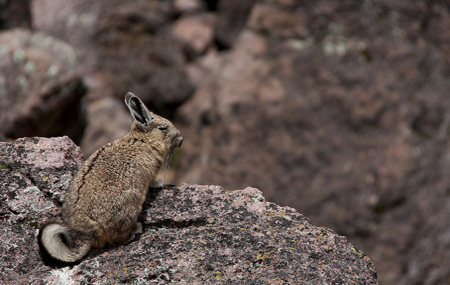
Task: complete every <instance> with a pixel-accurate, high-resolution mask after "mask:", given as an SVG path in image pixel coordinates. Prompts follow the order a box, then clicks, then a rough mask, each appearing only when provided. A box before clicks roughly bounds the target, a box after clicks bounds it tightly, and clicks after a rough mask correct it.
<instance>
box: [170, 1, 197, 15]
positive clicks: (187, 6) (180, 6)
mask: <svg viewBox="0 0 450 285" xmlns="http://www.w3.org/2000/svg"><path fill="white" fill-rule="evenodd" d="M173 8H174V10H175V12H176V13H180V14H181V13H192V12H194V11H198V10H201V9H202V8H203V5H202V2H201V1H200V0H174V1H173Z"/></svg>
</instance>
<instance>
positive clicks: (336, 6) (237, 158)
mask: <svg viewBox="0 0 450 285" xmlns="http://www.w3.org/2000/svg"><path fill="white" fill-rule="evenodd" d="M449 15H450V14H449V9H448V5H447V4H442V3H441V4H439V5H430V6H427V5H426V3H424V2H423V1H394V2H392V1H391V2H389V1H365V2H364V1H363V2H354V1H313V2H308V1H284V0H283V1H260V2H258V3H257V4H255V6H254V7H253V9H252V13H251V14H250V18H249V20H248V25H247V27H246V28H245V30H244V31H243V32H241V33H240V35H239V37H238V38H237V40H236V42H235V44H234V46H233V48H232V49H231V50H230V51H229V52H227V53H213V54H208V55H207V56H206V57H203V58H201V59H199V60H198V61H197V62H196V63H194V64H193V65H192V66H191V67H190V68H189V70H190V74H191V77H192V78H193V80H194V81H195V82H196V83H197V84H198V86H197V90H196V92H195V94H194V96H193V97H192V98H191V99H190V100H189V101H188V102H187V103H186V104H184V105H183V106H182V107H181V108H180V109H179V113H178V114H179V117H178V119H179V120H180V122H183V123H184V127H181V129H182V131H183V137H185V143H184V145H183V155H184V157H183V158H182V159H181V160H180V161H181V167H180V169H179V174H178V180H177V181H178V182H187V183H201V184H220V185H223V186H224V187H226V188H227V189H240V188H242V187H245V186H247V185H252V186H255V187H257V188H259V189H261V190H262V191H263V192H264V195H265V196H266V197H267V199H268V200H269V201H272V202H275V203H278V204H280V205H289V206H291V207H294V208H296V209H297V210H298V211H299V212H301V213H303V214H305V215H307V216H308V217H310V218H311V220H312V221H313V222H314V223H316V224H318V225H323V226H327V227H330V228H332V229H334V230H336V231H337V232H338V233H340V234H343V235H346V236H348V237H349V239H350V241H353V242H354V243H355V244H357V245H358V246H360V247H361V248H362V249H363V250H364V252H365V253H367V254H368V255H369V256H370V257H371V258H372V259H373V261H374V263H375V266H376V267H377V269H378V273H379V279H380V282H382V283H386V284H415V283H417V284H422V283H423V284H447V283H448V276H450V269H449V268H448V266H447V265H446V264H448V263H449V262H450V250H448V242H446V240H447V238H448V232H449V229H450V228H449V225H448V222H447V221H446V219H445V218H443V217H448V216H450V212H449V208H448V207H447V206H446V203H445V201H446V200H447V196H448V190H447V189H448V187H447V185H448V184H449V179H448V173H449V172H450V163H449V159H448V156H449V154H448V148H449V143H448V136H449V133H448V126H449V122H450V119H449V118H450V113H449V110H450V97H449V96H448V90H450V85H449V82H448V81H446V80H443V78H446V77H447V76H448V70H449V66H450V65H449V61H448V60H447V58H448V56H447V55H448V50H447V48H448V47H447V46H448V44H447V43H448V42H449V41H448V34H449V33H446V32H445V31H446V29H445V27H447V28H448V23H449V21H448V19H449ZM447 30H448V29H447Z"/></svg>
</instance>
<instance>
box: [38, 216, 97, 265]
mask: <svg viewBox="0 0 450 285" xmlns="http://www.w3.org/2000/svg"><path fill="white" fill-rule="evenodd" d="M38 242H39V247H40V249H41V252H42V253H43V254H44V255H46V254H47V255H49V256H50V257H51V258H53V259H56V260H59V261H62V262H67V263H73V262H76V261H78V260H80V259H82V258H83V257H84V256H85V255H86V254H87V253H88V251H89V249H90V248H91V242H90V241H89V240H87V239H86V240H85V241H83V243H82V244H81V245H79V246H75V241H74V240H73V238H72V236H71V231H70V229H69V228H68V227H66V226H65V225H62V224H56V223H50V224H46V225H44V226H42V227H41V229H40V230H39V236H38Z"/></svg>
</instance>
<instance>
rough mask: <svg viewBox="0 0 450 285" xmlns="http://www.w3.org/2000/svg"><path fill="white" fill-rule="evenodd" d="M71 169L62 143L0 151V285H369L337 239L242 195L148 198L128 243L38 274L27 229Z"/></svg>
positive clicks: (367, 272)
mask: <svg viewBox="0 0 450 285" xmlns="http://www.w3.org/2000/svg"><path fill="white" fill-rule="evenodd" d="M81 160H82V159H81V152H80V149H79V148H78V147H76V146H75V145H74V144H73V143H72V142H71V141H70V140H69V139H68V138H67V137H63V138H52V139H45V138H23V139H19V140H17V141H15V142H12V143H0V165H1V166H2V169H0V175H1V176H2V179H1V180H0V181H1V182H0V191H1V192H0V193H1V194H0V195H1V196H0V197H1V201H2V203H1V204H0V205H1V208H0V209H1V215H2V217H3V219H2V220H1V221H0V224H1V227H0V228H1V229H2V230H0V237H1V238H2V240H3V242H2V247H1V248H0V252H1V257H0V264H1V266H2V269H3V274H2V275H1V276H0V280H1V281H2V283H5V284H7V283H10V282H16V283H32V284H34V283H41V284H42V283H43V284H49V283H55V282H56V283H65V284H68V283H70V284H85V283H88V284H93V283H96V284H111V283H121V284H124V283H138V284H140V283H153V282H158V283H170V282H173V283H177V284H205V283H224V282H225V283H230V284H238V283H249V284H253V283H274V282H277V283H305V282H314V283H317V284H332V283H333V284H335V283H339V284H377V280H376V271H375V268H374V267H373V264H372V262H371V261H370V259H369V258H368V257H367V256H365V255H364V254H363V253H362V252H361V251H360V250H358V249H357V248H356V247H354V246H353V245H352V244H351V243H349V242H348V241H347V239H346V238H345V237H343V236H339V235H337V234H336V233H334V232H333V231H331V230H329V229H326V228H321V227H315V226H314V225H313V224H311V222H310V221H309V219H308V218H306V217H305V216H303V215H301V214H299V213H298V212H296V211H295V210H294V209H292V208H289V207H280V206H278V205H276V204H273V203H269V202H266V201H265V199H264V196H263V195H262V193H261V192H260V191H259V190H258V189H255V188H251V187H247V188H246V189H244V190H236V191H226V190H224V189H223V188H222V187H220V186H200V185H188V184H182V185H180V186H175V187H169V188H165V189H160V190H156V189H154V190H151V191H149V193H148V198H147V200H146V202H145V205H144V210H143V213H142V215H141V217H140V221H141V222H143V228H144V233H143V234H142V236H140V237H139V239H138V240H136V241H133V242H131V243H129V244H127V245H123V246H119V247H112V248H108V249H102V250H98V249H97V250H92V251H91V252H90V253H89V254H88V256H87V257H86V258H85V259H84V260H83V261H82V262H81V263H80V264H78V265H75V266H73V267H63V268H51V267H48V266H46V265H44V264H43V262H42V261H41V259H40V258H39V254H38V247H37V243H36V235H37V228H38V227H39V225H40V224H41V223H43V222H45V221H47V220H48V219H50V218H52V219H53V218H54V217H55V216H56V215H58V214H59V210H60V202H58V201H59V199H53V198H51V197H52V196H51V195H48V193H55V191H53V190H54V188H53V187H55V188H56V189H60V187H61V186H63V187H67V184H66V183H65V182H64V183H60V184H58V183H55V181H56V180H55V178H56V177H57V175H58V177H59V178H62V177H65V178H64V179H61V181H62V180H64V181H67V178H69V177H72V176H73V174H74V173H75V171H76V170H77V168H78V166H79V165H80V164H81ZM44 177H47V180H45V181H46V182H45V183H42V182H41V181H42V180H44V179H43V178H44ZM61 181H60V182H61ZM58 191H59V190H58ZM62 196H63V195H61V196H59V197H62Z"/></svg>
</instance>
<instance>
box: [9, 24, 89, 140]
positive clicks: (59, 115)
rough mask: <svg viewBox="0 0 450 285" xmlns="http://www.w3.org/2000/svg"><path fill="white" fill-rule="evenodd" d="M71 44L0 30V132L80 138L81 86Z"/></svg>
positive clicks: (82, 119) (15, 135)
mask: <svg viewBox="0 0 450 285" xmlns="http://www.w3.org/2000/svg"><path fill="white" fill-rule="evenodd" d="M75 69H76V55H75V52H74V51H73V49H72V47H70V46H69V45H67V44H66V43H63V42H61V41H60V40H57V39H55V38H53V37H51V36H48V35H46V34H44V33H42V32H31V31H28V30H23V29H13V30H8V31H4V32H1V33H0V74H1V75H0V121H1V122H2V124H1V126H0V133H2V134H3V135H4V136H6V137H9V138H13V139H14V138H18V137H22V136H58V135H68V136H70V137H71V138H72V139H73V140H75V141H77V142H78V141H80V139H81V136H82V134H83V130H84V126H85V125H86V122H85V116H84V112H83V104H82V98H83V96H84V94H85V93H86V88H85V86H84V84H83V82H82V80H81V78H80V77H79V76H78V75H77V73H76V72H75Z"/></svg>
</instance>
